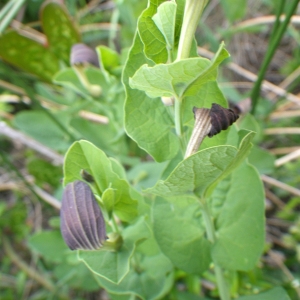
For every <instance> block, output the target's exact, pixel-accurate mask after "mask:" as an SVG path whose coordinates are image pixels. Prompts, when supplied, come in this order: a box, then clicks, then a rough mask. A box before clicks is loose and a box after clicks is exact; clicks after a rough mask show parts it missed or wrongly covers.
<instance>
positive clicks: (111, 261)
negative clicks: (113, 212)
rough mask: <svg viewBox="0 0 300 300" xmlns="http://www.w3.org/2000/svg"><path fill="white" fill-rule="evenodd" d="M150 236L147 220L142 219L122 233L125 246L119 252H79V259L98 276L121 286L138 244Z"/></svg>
mask: <svg viewBox="0 0 300 300" xmlns="http://www.w3.org/2000/svg"><path fill="white" fill-rule="evenodd" d="M149 236H150V230H149V228H148V226H147V225H146V222H145V219H144V218H141V219H140V220H139V221H138V222H136V223H135V224H133V225H131V226H128V227H126V228H125V229H124V230H123V231H122V237H123V241H124V243H123V245H122V247H121V248H120V249H119V250H118V251H117V252H113V251H106V250H101V249H100V250H99V251H83V250H79V251H78V258H79V260H82V261H83V262H84V263H85V264H86V265H87V267H88V268H89V269H90V270H91V271H92V272H93V273H94V274H95V275H97V276H100V277H102V278H105V279H106V280H107V281H109V282H111V283H115V284H119V283H120V282H121V281H122V280H123V279H124V277H125V276H126V274H127V273H128V272H129V270H130V259H131V257H132V255H133V253H134V251H135V248H136V246H137V243H138V242H140V241H141V240H143V239H146V238H148V237H149Z"/></svg>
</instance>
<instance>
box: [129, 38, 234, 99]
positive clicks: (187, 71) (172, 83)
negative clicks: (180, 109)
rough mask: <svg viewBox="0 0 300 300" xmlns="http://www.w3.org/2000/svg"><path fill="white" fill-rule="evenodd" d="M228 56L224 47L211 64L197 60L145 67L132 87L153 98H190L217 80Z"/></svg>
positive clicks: (138, 72)
mask: <svg viewBox="0 0 300 300" xmlns="http://www.w3.org/2000/svg"><path fill="white" fill-rule="evenodd" d="M228 56H229V54H228V52H227V51H226V50H225V49H224V44H222V45H221V46H220V49H219V50H218V52H217V53H216V55H215V57H214V59H213V60H212V61H209V60H208V59H205V58H200V57H197V58H188V59H184V60H180V61H176V62H174V63H170V64H158V65H155V66H154V67H149V66H148V65H146V64H145V65H143V66H141V68H139V69H138V70H137V72H136V73H135V74H134V76H133V77H132V78H130V79H129V84H130V86H131V87H132V88H134V89H139V90H141V91H144V92H145V93H146V94H147V96H149V97H150V98H155V97H162V96H164V97H172V96H175V97H176V98H182V97H184V96H190V95H193V94H195V93H196V92H197V90H198V89H199V88H200V87H201V86H202V85H203V84H205V83H207V82H209V81H214V80H216V76H217V72H216V69H217V67H218V65H219V64H220V63H221V62H222V61H223V60H224V59H225V58H227V57H228Z"/></svg>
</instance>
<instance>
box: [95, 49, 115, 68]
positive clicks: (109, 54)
mask: <svg viewBox="0 0 300 300" xmlns="http://www.w3.org/2000/svg"><path fill="white" fill-rule="evenodd" d="M96 52H97V54H98V57H99V62H100V68H101V69H102V70H106V71H107V72H109V73H111V72H112V70H113V69H114V68H116V67H118V66H119V65H120V58H119V55H118V53H117V52H115V51H113V50H112V49H110V48H108V47H106V46H99V47H97V48H96Z"/></svg>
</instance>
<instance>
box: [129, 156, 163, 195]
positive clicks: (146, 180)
mask: <svg viewBox="0 0 300 300" xmlns="http://www.w3.org/2000/svg"><path fill="white" fill-rule="evenodd" d="M165 166H166V163H161V164H158V163H156V162H153V161H148V162H141V163H139V164H137V165H136V166H134V167H133V168H132V169H130V171H129V172H128V173H127V177H128V180H129V181H130V182H132V184H133V186H134V187H135V188H137V189H138V190H143V189H146V188H149V187H151V186H153V185H154V184H155V183H156V182H157V180H158V179H159V178H160V176H161V174H162V172H163V169H164V168H165Z"/></svg>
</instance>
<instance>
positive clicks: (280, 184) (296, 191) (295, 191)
mask: <svg viewBox="0 0 300 300" xmlns="http://www.w3.org/2000/svg"><path fill="white" fill-rule="evenodd" d="M260 177H261V179H262V181H264V182H266V183H268V184H271V185H273V186H276V187H278V188H281V189H282V190H285V191H287V192H289V193H291V194H293V195H295V196H300V190H299V189H297V188H294V187H292V186H290V185H288V184H286V183H283V182H281V181H279V180H277V179H274V178H272V177H269V176H267V175H261V176H260Z"/></svg>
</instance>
